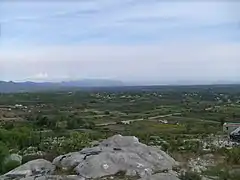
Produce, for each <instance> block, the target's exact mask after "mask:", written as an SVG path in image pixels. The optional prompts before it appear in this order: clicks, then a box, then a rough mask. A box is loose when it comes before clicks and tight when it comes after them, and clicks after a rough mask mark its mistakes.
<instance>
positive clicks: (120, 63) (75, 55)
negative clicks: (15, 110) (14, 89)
mask: <svg viewBox="0 0 240 180" xmlns="http://www.w3.org/2000/svg"><path fill="white" fill-rule="evenodd" d="M239 8H240V2H234V1H231V2H190V1H189V2H178V3H176V2H162V1H156V0H149V1H138V0H116V1H112V0H102V1H94V0H89V1H81V2H75V1H70V2H62V1H55V2H30V1H20V2H18V3H17V2H14V1H9V2H7V1H3V2H0V25H1V36H0V80H6V81H10V80H11V81H35V82H43V81H64V80H81V79H111V80H120V81H123V82H145V83H150V82H155V83H159V84H161V83H163V84H166V83H173V82H193V83H194V82H195V83H199V82H201V83H204V82H205V83H214V82H219V81H221V82H222V81H224V82H238V80H239V79H240V63H239V60H240V51H239V50H240V31H239V30H240V11H239Z"/></svg>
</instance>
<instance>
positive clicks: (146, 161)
mask: <svg viewBox="0 0 240 180" xmlns="http://www.w3.org/2000/svg"><path fill="white" fill-rule="evenodd" d="M53 164H54V165H56V166H57V167H59V168H63V169H74V170H75V172H76V173H77V174H78V175H80V176H82V177H85V178H97V177H104V176H109V175H114V174H116V173H118V172H120V171H121V172H122V171H124V172H126V175H130V176H140V177H143V178H144V177H149V176H151V175H152V174H154V172H162V171H168V170H171V169H172V167H173V166H175V165H177V162H176V161H175V160H174V159H173V158H171V157H170V156H169V155H167V154H166V153H165V152H163V151H161V150H159V149H157V148H153V147H148V146H147V145H145V144H142V143H140V142H139V141H138V139H137V138H136V137H133V136H121V135H115V136H113V137H110V138H108V139H106V140H104V141H103V142H101V143H100V144H99V145H98V146H96V147H93V148H85V149H83V150H82V151H80V152H73V153H69V154H66V155H62V156H59V157H57V158H56V159H54V161H53Z"/></svg>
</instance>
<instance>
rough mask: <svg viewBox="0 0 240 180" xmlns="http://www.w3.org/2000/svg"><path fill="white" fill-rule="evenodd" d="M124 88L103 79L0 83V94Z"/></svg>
mask: <svg viewBox="0 0 240 180" xmlns="http://www.w3.org/2000/svg"><path fill="white" fill-rule="evenodd" d="M117 86H124V84H123V82H121V81H117V80H105V79H83V80H79V81H64V82H41V83H40V82H39V83H38V82H30V81H27V82H13V81H9V82H6V81H0V92H1V93H10V92H33V91H44V90H62V89H70V88H87V87H89V88H91V87H117Z"/></svg>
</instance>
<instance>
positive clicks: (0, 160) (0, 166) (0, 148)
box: [0, 141, 9, 173]
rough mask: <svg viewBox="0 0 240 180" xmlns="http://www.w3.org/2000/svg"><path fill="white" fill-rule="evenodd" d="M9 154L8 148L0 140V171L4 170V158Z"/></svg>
mask: <svg viewBox="0 0 240 180" xmlns="http://www.w3.org/2000/svg"><path fill="white" fill-rule="evenodd" d="M8 155H9V150H8V148H7V146H6V144H4V143H3V142H2V141H0V173H2V172H3V170H4V160H5V159H6V157H7V156H8Z"/></svg>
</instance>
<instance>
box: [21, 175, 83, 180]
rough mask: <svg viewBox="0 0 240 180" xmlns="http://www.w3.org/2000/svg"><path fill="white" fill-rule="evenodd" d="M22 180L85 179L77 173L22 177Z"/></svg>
mask: <svg viewBox="0 0 240 180" xmlns="http://www.w3.org/2000/svg"><path fill="white" fill-rule="evenodd" d="M20 180H85V179H84V178H81V177H79V176H76V175H61V176H59V175H47V176H40V177H36V176H31V177H27V178H22V179H20Z"/></svg>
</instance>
